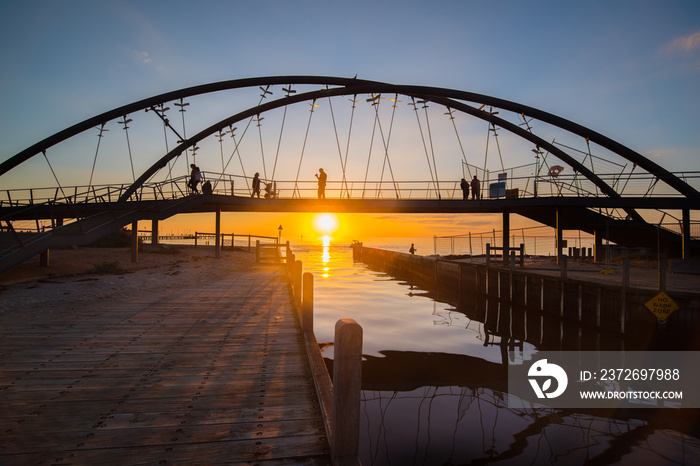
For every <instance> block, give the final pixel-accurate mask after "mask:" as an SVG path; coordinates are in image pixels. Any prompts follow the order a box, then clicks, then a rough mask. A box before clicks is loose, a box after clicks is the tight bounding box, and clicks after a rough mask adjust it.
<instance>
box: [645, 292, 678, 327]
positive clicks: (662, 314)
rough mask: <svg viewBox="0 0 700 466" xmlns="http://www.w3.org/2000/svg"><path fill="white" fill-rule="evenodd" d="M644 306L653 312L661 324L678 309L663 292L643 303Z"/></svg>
mask: <svg viewBox="0 0 700 466" xmlns="http://www.w3.org/2000/svg"><path fill="white" fill-rule="evenodd" d="M644 305H645V306H646V307H647V309H649V310H650V311H651V312H653V313H654V315H655V316H656V317H658V318H659V320H660V321H661V322H663V321H664V320H666V319H668V316H670V315H671V313H672V312H673V311H675V310H677V309H678V304H676V302H675V301H674V300H672V299H671V297H670V296H669V295H667V294H666V293H664V292H663V291H662V292H661V293H659V294H657V295H656V296H654V297H653V298H651V299H650V300H649V301H647V302H646V303H644Z"/></svg>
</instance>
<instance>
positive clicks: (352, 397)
mask: <svg viewBox="0 0 700 466" xmlns="http://www.w3.org/2000/svg"><path fill="white" fill-rule="evenodd" d="M334 348H335V352H334V356H333V420H332V426H333V427H332V429H331V430H332V432H333V438H332V439H331V455H332V456H333V464H342V463H353V462H354V463H357V456H358V453H359V449H360V391H361V388H362V327H360V325H359V324H358V323H357V322H356V321H355V320H353V319H340V320H339V321H338V322H336V324H335V346H334Z"/></svg>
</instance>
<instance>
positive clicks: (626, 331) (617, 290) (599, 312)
mask: <svg viewBox="0 0 700 466" xmlns="http://www.w3.org/2000/svg"><path fill="white" fill-rule="evenodd" d="M356 253H357V254H356V255H357V257H358V258H359V257H360V255H361V260H362V262H364V263H366V264H368V265H369V266H370V267H372V268H376V269H379V270H382V271H385V272H387V273H389V274H391V275H393V276H396V277H398V278H401V279H404V280H407V281H409V282H412V283H416V284H418V285H419V286H420V287H421V288H423V289H426V290H430V292H431V293H433V294H434V295H435V298H436V299H437V300H440V301H444V302H447V303H450V304H452V305H454V306H456V307H458V308H460V309H461V308H468V309H469V311H468V312H470V313H475V314H476V315H472V316H470V317H472V318H475V319H476V320H479V321H481V322H485V323H487V324H489V323H491V324H494V325H495V326H494V325H487V328H488V327H490V328H491V329H492V331H493V332H494V333H497V334H500V335H502V336H508V337H509V338H513V339H516V340H521V341H524V340H526V339H527V340H529V341H532V340H533V339H534V340H539V342H540V343H541V342H543V341H544V340H547V338H546V335H545V334H544V333H545V332H546V330H545V328H548V327H552V326H554V327H556V328H557V329H558V330H554V331H553V333H555V334H557V335H555V336H554V338H553V339H549V340H550V343H552V344H551V345H547V346H555V347H558V348H561V349H564V347H565V346H567V345H573V347H572V348H571V349H574V348H575V347H576V346H578V348H580V347H581V344H582V343H581V338H585V336H584V334H585V333H586V332H587V331H588V332H589V333H590V332H591V331H592V332H593V333H596V334H600V333H601V332H603V333H606V334H610V335H617V339H619V340H620V341H621V343H620V345H622V346H624V345H625V343H624V342H625V341H627V340H629V339H630V338H632V339H634V340H636V341H638V342H644V343H645V344H650V342H651V344H652V345H654V344H660V345H661V346H662V347H663V348H665V349H680V348H683V347H685V348H687V347H688V346H692V345H697V344H698V343H695V342H693V340H697V339H696V338H694V337H695V336H697V334H698V332H699V331H700V292H692V291H673V292H670V291H669V292H668V293H669V295H670V296H671V297H672V299H673V301H674V302H675V303H676V304H677V306H678V309H677V310H675V311H674V312H672V313H671V314H670V315H668V317H667V318H666V319H665V320H663V321H662V320H660V319H659V318H658V317H657V315H655V314H654V313H652V312H651V311H650V310H649V309H648V308H647V306H646V305H645V304H646V303H648V302H649V301H650V300H652V299H653V298H655V297H656V296H657V295H658V294H659V290H658V289H655V288H654V286H653V285H654V284H652V283H649V286H645V287H637V286H623V284H622V283H615V280H608V281H607V282H602V281H593V280H587V279H581V278H577V277H576V275H577V274H576V273H575V272H570V273H569V274H568V277H567V278H562V277H560V276H552V275H547V274H542V273H541V271H540V272H539V273H538V270H532V269H528V268H527V267H525V268H522V267H517V268H516V267H513V268H510V267H501V266H494V265H489V266H487V265H484V264H477V263H467V262H459V261H454V260H445V259H441V258H438V257H427V256H417V255H411V254H405V253H399V252H394V251H387V250H382V249H375V248H368V247H361V248H357V250H356ZM693 279H696V278H693ZM618 281H619V280H618ZM698 290H700V286H699V287H698ZM467 304H468V306H467ZM494 319H495V320H494ZM551 324H554V325H551ZM572 328H573V330H572ZM567 329H568V330H567ZM550 332H551V331H550ZM566 335H569V336H572V335H573V337H574V338H569V337H567V336H566ZM533 337H534V338H533ZM609 340H610V339H608V342H607V344H609V343H610V341H609ZM533 343H537V342H536V341H535V342H533ZM669 344H670V345H671V347H669V346H668V345H669ZM627 345H628V347H629V342H627ZM596 346H597V345H596ZM578 348H577V349H578ZM663 348H659V349H663Z"/></svg>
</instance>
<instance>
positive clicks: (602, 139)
mask: <svg viewBox="0 0 700 466" xmlns="http://www.w3.org/2000/svg"><path fill="white" fill-rule="evenodd" d="M290 84H294V85H325V86H341V87H335V88H327V89H322V90H317V91H310V92H307V93H304V94H299V95H296V96H290V97H285V98H283V99H279V100H277V101H273V102H268V103H265V104H262V105H259V106H257V107H253V108H250V109H248V110H245V111H243V112H239V113H238V114H236V115H233V116H231V117H229V118H226V119H224V120H221V121H220V122H218V123H216V124H214V125H212V126H210V127H208V128H207V129H205V130H203V131H201V132H200V133H198V134H197V135H196V136H194V137H192V138H189V139H187V140H186V141H184V142H183V143H181V144H180V145H178V146H177V147H176V148H175V149H173V150H172V151H170V152H169V153H168V154H166V155H165V156H163V157H162V158H161V159H159V160H158V161H157V162H156V163H155V164H154V165H152V166H151V167H150V168H149V169H148V170H146V172H144V173H143V174H142V175H141V176H140V177H139V178H138V179H137V180H136V182H134V183H133V184H132V185H131V187H130V188H129V190H128V191H127V193H128V194H125V195H124V196H123V197H122V199H123V200H124V199H128V197H129V196H130V195H131V194H133V193H134V192H135V191H136V190H137V189H138V187H139V186H141V185H142V184H143V183H144V182H145V181H146V180H147V179H148V178H149V177H150V176H151V175H152V174H153V173H155V172H156V171H157V170H158V169H160V168H162V167H163V166H164V164H165V163H167V161H168V160H171V159H172V158H174V157H176V156H177V155H179V154H180V153H182V151H183V150H185V149H187V148H189V147H191V146H193V145H194V144H195V143H196V142H198V141H200V140H202V139H203V138H205V137H207V136H209V135H210V134H213V133H214V132H216V131H217V130H219V129H221V128H223V127H225V126H228V125H229V124H232V123H234V122H236V121H239V120H241V119H244V118H248V117H250V116H252V115H255V114H257V113H263V112H265V111H269V110H272V109H274V108H278V107H281V106H284V105H288V104H292V103H298V102H303V101H306V100H313V99H319V98H323V97H331V96H339V95H354V94H364V93H398V94H402V95H407V96H414V97H418V98H421V99H425V100H428V101H432V102H435V103H438V104H441V105H445V106H447V107H451V108H455V109H457V110H460V111H462V112H465V113H468V114H470V115H472V116H474V117H477V118H481V119H483V120H486V121H489V122H492V123H494V124H497V125H499V126H501V127H503V128H504V129H506V130H508V131H510V132H512V133H514V134H516V135H517V136H519V137H521V138H524V139H526V140H528V141H530V142H532V143H534V144H536V145H538V146H540V147H542V148H545V149H547V150H548V151H550V152H552V153H553V154H554V155H556V156H557V157H558V158H560V159H561V160H562V161H563V162H565V163H567V164H568V165H570V166H571V167H572V168H573V169H574V170H575V171H577V172H580V173H581V174H583V175H584V176H586V178H588V179H589V180H590V181H592V182H593V183H595V184H596V185H597V186H598V187H599V188H601V190H602V191H603V192H604V193H605V194H607V195H608V196H611V197H619V194H618V193H617V192H616V191H615V190H614V189H613V188H611V187H610V186H609V185H607V184H606V183H604V182H603V181H602V180H600V179H599V178H598V177H597V176H596V175H595V174H594V173H592V172H591V171H590V170H588V169H587V168H586V167H585V166H583V165H582V164H580V163H579V162H577V161H576V160H575V159H574V158H572V157H570V156H569V155H568V154H566V152H564V151H563V150H561V149H559V148H557V147H556V146H554V145H553V144H550V143H548V142H546V141H544V140H543V139H541V138H539V137H537V136H536V135H534V134H532V133H530V132H528V131H525V130H523V129H522V128H519V127H517V125H514V124H512V123H510V122H508V121H506V120H503V119H501V118H498V117H495V116H494V115H492V114H490V113H489V112H485V111H481V110H478V109H476V108H474V107H471V106H469V105H467V104H465V103H463V102H461V101H467V102H474V103H477V104H482V105H488V106H493V107H497V108H500V109H504V110H508V111H512V112H517V113H520V114H523V115H525V116H527V117H532V118H535V119H537V120H539V121H542V122H545V123H548V124H551V125H553V126H556V127H558V128H560V129H563V130H565V131H568V132H570V133H572V134H576V135H578V136H580V137H583V138H587V139H588V140H589V141H592V142H594V143H596V144H598V145H600V146H601V147H604V148H606V149H608V150H610V151H611V152H613V153H616V154H617V155H619V156H621V157H623V158H625V159H627V160H629V161H631V162H633V163H635V164H636V165H637V166H639V167H641V168H643V169H645V170H646V171H648V172H649V173H651V174H653V175H654V176H656V177H658V178H659V179H661V180H663V181H664V182H665V183H666V184H668V185H669V186H671V187H672V188H674V189H675V190H676V191H678V192H679V193H681V194H682V195H684V196H686V197H689V198H700V192H698V191H697V190H696V189H695V188H693V187H691V186H690V185H688V184H687V183H685V182H684V181H683V180H681V179H680V178H678V177H676V176H675V175H673V174H672V173H670V172H669V171H667V170H666V169H664V168H663V167H661V166H660V165H658V164H656V163H655V162H653V161H651V160H649V159H648V158H646V157H644V156H642V155H641V154H639V153H638V152H636V151H633V150H632V149H630V148H628V147H626V146H624V145H622V144H620V143H618V142H616V141H614V140H612V139H610V138H608V137H606V136H604V135H602V134H600V133H598V132H596V131H593V130H591V129H589V128H586V127H584V126H582V125H579V124H577V123H574V122H572V121H570V120H567V119H565V118H562V117H559V116H557V115H554V114H551V113H548V112H545V111H542V110H539V109H537V108H534V107H530V106H526V105H522V104H519V103H516V102H512V101H508V100H504V99H500V98H496V97H491V96H487V95H483V94H477V93H472V92H466V91H459V90H453V89H444V88H437V87H427V86H413V85H395V84H389V83H383V82H379V81H370V80H362V79H355V78H341V77H329V76H270V77H259V78H246V79H238V80H229V81H220V82H217V83H211V84H204V85H199V86H194V87H189V88H184V89H180V90H176V91H172V92H168V93H164V94H160V95H157V96H154V97H150V98H147V99H143V100H140V101H137V102H134V103H131V104H128V105H125V106H122V107H119V108H116V109H114V110H111V111H108V112H105V113H102V114H100V115H97V116H95V117H92V118H89V119H87V120H85V121H83V122H81V123H78V124H76V125H73V126H71V127H69V128H66V129H65V130H63V131H60V132H58V133H56V134H54V135H52V136H50V137H48V138H46V139H44V140H42V141H40V142H38V143H36V144H34V145H32V146H30V147H29V148H27V149H25V150H23V151H21V152H19V153H18V154H16V155H15V156H13V157H11V158H10V159H8V160H6V161H4V162H2V163H1V164H0V176H2V175H3V174H5V173H6V172H8V171H9V170H11V169H12V168H14V167H16V166H17V165H19V164H21V163H23V162H25V161H26V160H28V159H30V158H31V157H33V156H34V155H37V154H39V153H41V152H42V151H45V150H46V149H47V148H49V147H51V146H53V145H55V144H58V143H59V142H61V141H64V140H66V139H69V138H70V137H73V136H75V135H77V134H79V133H81V132H83V131H86V130H88V129H90V128H92V127H94V126H96V125H99V124H101V123H104V122H107V121H110V120H112V119H115V118H119V117H121V116H123V115H125V114H130V113H133V112H136V111H140V110H144V109H148V108H151V107H153V106H155V105H158V104H161V103H164V102H168V101H173V100H177V99H181V98H185V97H190V96H195V95H200V94H206V93H212V92H218V91H223V90H230V89H237V88H246V87H255V86H268V85H290Z"/></svg>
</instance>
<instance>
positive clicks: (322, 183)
mask: <svg viewBox="0 0 700 466" xmlns="http://www.w3.org/2000/svg"><path fill="white" fill-rule="evenodd" d="M318 171H319V172H320V173H317V174H316V178H318V198H319V199H325V198H326V179H327V178H328V175H326V172H324V171H323V168H319V169H318Z"/></svg>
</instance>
